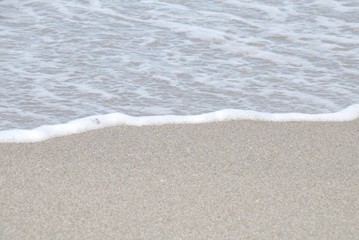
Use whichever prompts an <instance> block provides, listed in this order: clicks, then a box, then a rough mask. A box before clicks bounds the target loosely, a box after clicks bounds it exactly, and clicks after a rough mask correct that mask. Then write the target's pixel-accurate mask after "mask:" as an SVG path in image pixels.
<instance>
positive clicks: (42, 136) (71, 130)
mask: <svg viewBox="0 0 359 240" xmlns="http://www.w3.org/2000/svg"><path fill="white" fill-rule="evenodd" d="M357 118H359V104H355V105H351V106H350V107H348V108H346V109H344V110H342V111H339V112H336V113H324V114H303V113H265V112H256V111H249V110H236V109H224V110H220V111H216V112H211V113H205V114H199V115H191V116H175V115H165V116H144V117H132V116H128V115H125V114H122V113H111V114H105V115H94V116H90V117H86V118H81V119H76V120H73V121H70V122H68V123H65V124H57V125H44V126H41V127H38V128H35V129H32V130H23V129H13V130H6V131H0V142H23V143H24V142H41V141H45V140H47V139H50V138H54V137H60V136H66V135H71V134H76V133H82V132H86V131H90V130H95V129H101V128H105V127H111V126H118V125H128V126H146V125H161V124H200V123H209V122H219V121H230V120H258V121H270V122H293V121H295V122H298V121H308V122H309V121H311V122H326V121H335V122H342V121H351V120H355V119H357Z"/></svg>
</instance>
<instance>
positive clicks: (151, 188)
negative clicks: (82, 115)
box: [0, 120, 359, 240]
mask: <svg viewBox="0 0 359 240" xmlns="http://www.w3.org/2000/svg"><path fill="white" fill-rule="evenodd" d="M0 184H1V188H0V239H346V240H348V239H359V121H358V120H356V121H352V122H344V123H333V122H332V123H295V122H292V123H267V122H255V121H232V122H220V123H208V124H198V125H163V126H146V127H129V126H118V127H113V128H106V129H102V130H97V131H91V132H87V133H83V134H78V135H72V136H66V137H61V138H55V139H51V140H48V141H45V142H41V143H32V144H0Z"/></svg>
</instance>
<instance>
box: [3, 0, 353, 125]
mask: <svg viewBox="0 0 359 240" xmlns="http://www.w3.org/2000/svg"><path fill="white" fill-rule="evenodd" d="M293 2H294V3H293ZM358 12H359V3H358V2H357V1H334V0H322V1H320V0H317V1H311V0H307V1H275V0H272V1H246V2H245V1H235V0H217V1H215V0H209V1H206V2H205V4H204V2H203V1H174V0H171V1H169V0H168V1H155V0H148V1H145V0H143V1H106V0H104V1H84V0H75V1H60V0H54V1H35V0H24V1H20V0H19V1H14V0H2V1H0V99H1V102H0V130H4V129H12V128H34V127H37V126H41V125H44V124H57V123H63V122H67V121H69V120H73V119H77V118H82V117H86V116H91V115H95V114H106V113H113V112H120V113H124V114H127V115H133V116H144V115H166V114H176V115H192V114H198V113H204V112H212V111H216V110H220V109H227V108H234V109H248V110H255V111H260V112H277V113H283V112H302V113H326V112H336V111H339V110H342V109H344V108H345V107H347V106H349V105H352V104H356V103H359V68H358V66H359V57H358V56H359V48H358V46H359V15H358Z"/></svg>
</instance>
